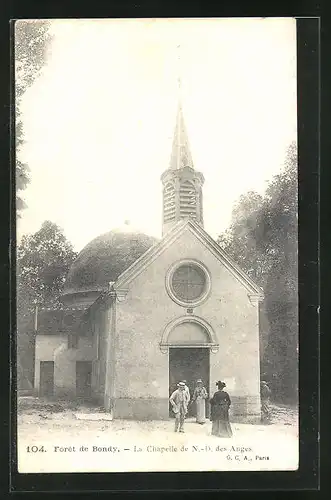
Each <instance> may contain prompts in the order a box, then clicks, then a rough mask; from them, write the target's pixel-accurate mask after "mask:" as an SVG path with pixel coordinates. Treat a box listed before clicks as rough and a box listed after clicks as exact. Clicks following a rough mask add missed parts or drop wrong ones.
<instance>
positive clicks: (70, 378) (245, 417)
mask: <svg viewBox="0 0 331 500" xmlns="http://www.w3.org/2000/svg"><path fill="white" fill-rule="evenodd" d="M161 182H162V187H163V220H162V238H161V239H160V240H157V239H156V238H153V237H151V236H148V235H146V234H142V233H141V232H139V231H136V230H135V229H133V228H131V226H130V224H129V223H126V224H124V226H123V227H122V228H118V229H115V230H112V231H110V232H108V233H106V234H102V235H101V236H99V237H97V238H95V239H93V240H92V241H91V242H90V243H89V244H88V245H86V247H85V248H83V250H82V251H81V252H80V253H79V255H78V257H77V259H76V261H75V262H74V264H73V265H72V267H71V269H70V271H69V274H68V276H67V279H66V283H65V289H64V292H63V295H62V297H61V301H62V303H63V307H62V309H61V310H56V311H50V310H39V312H38V316H37V318H36V341H35V374H34V386H35V391H36V392H37V393H38V394H39V395H40V396H48V397H50V396H52V397H58V398H64V397H65V398H72V399H73V398H82V399H88V398H89V399H91V400H94V401H95V402H96V403H97V404H98V405H102V406H103V407H104V408H105V410H106V411H108V412H110V414H111V416H112V418H114V419H116V418H123V419H127V418H128V419H136V420H143V419H168V418H169V417H170V415H171V411H170V409H169V395H170V393H171V392H172V391H173V390H174V388H175V387H176V384H177V383H178V382H179V381H180V380H186V382H187V385H188V387H189V389H190V391H191V394H192V392H193V390H194V386H195V382H196V380H197V379H200V378H201V379H202V380H203V382H204V385H205V387H206V388H207V391H208V392H209V394H210V395H211V394H212V393H213V392H214V391H215V390H216V386H215V382H216V381H218V380H224V381H225V383H226V384H227V391H228V392H229V394H230V396H231V399H232V406H231V413H232V418H233V419H236V420H237V421H238V420H241V421H245V422H253V421H259V419H260V354H259V302H260V301H261V300H262V299H263V291H262V290H261V289H260V288H259V287H258V286H257V285H256V284H255V283H254V282H253V281H252V279H251V278H250V277H249V276H247V274H245V272H243V270H242V269H240V268H239V267H238V265H237V264H236V263H235V262H233V260H232V259H231V258H230V257H229V256H228V255H226V253H225V252H224V251H223V250H222V249H221V247H220V246H219V245H218V244H217V243H216V241H214V240H213V239H212V238H211V237H210V236H209V234H208V233H207V232H206V231H205V229H204V221H203V185H204V176H203V174H202V173H201V172H198V171H196V170H195V168H194V164H193V159H192V155H191V151H190V147H189V141H188V137H187V131H186V127H185V123H184V117H183V110H182V107H181V105H179V107H178V112H177V118H176V125H175V131H174V138H173V146H172V152H171V157H170V163H169V168H168V169H167V170H166V171H165V172H164V173H163V174H162V176H161ZM207 414H208V409H207Z"/></svg>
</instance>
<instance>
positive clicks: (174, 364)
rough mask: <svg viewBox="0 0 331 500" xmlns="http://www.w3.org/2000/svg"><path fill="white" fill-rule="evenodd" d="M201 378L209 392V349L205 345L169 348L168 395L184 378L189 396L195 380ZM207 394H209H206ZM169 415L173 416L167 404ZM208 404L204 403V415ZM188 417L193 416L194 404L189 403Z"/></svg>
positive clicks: (207, 411)
mask: <svg viewBox="0 0 331 500" xmlns="http://www.w3.org/2000/svg"><path fill="white" fill-rule="evenodd" d="M199 378H201V379H202V380H203V383H204V386H205V387H206V389H207V392H208V393H209V349H208V348H205V347H174V348H170V349H169V396H170V394H171V393H172V392H173V391H174V390H175V389H177V384H178V382H180V381H181V380H186V384H187V386H188V388H189V390H190V394H191V398H192V396H193V392H194V389H195V386H196V381H197V380H198V379H199ZM208 395H209V394H208ZM169 410H170V416H174V415H173V412H172V410H171V406H169ZM208 415H209V404H208V403H206V416H207V417H208ZM187 416H188V417H192V416H195V405H194V404H193V405H189V408H188V414H187Z"/></svg>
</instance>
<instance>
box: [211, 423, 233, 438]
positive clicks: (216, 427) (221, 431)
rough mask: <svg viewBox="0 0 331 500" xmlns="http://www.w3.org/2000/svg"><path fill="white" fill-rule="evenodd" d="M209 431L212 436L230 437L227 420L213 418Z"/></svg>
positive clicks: (229, 426)
mask: <svg viewBox="0 0 331 500" xmlns="http://www.w3.org/2000/svg"><path fill="white" fill-rule="evenodd" d="M211 433H212V434H213V436H218V437H224V438H230V437H232V429H231V425H230V422H229V421H228V420H213V424H212V428H211Z"/></svg>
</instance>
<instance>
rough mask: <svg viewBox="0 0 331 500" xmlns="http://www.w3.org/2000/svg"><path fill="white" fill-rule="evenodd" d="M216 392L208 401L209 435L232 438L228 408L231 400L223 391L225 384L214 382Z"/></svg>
mask: <svg viewBox="0 0 331 500" xmlns="http://www.w3.org/2000/svg"><path fill="white" fill-rule="evenodd" d="M216 385H217V387H218V391H216V392H215V394H214V396H213V397H212V399H211V400H210V405H211V412H210V420H211V421H212V422H213V424H212V430H211V433H212V434H213V435H214V436H218V437H226V438H230V437H232V429H231V425H230V422H229V408H230V405H231V399H230V396H229V394H228V393H227V392H225V391H223V389H224V387H225V386H226V384H225V383H224V382H221V381H220V380H219V381H218V382H216Z"/></svg>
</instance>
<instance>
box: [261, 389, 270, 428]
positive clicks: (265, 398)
mask: <svg viewBox="0 0 331 500" xmlns="http://www.w3.org/2000/svg"><path fill="white" fill-rule="evenodd" d="M270 395H271V390H270V389H269V386H268V384H267V382H265V381H264V380H262V381H261V422H262V424H265V425H269V424H271V410H270Z"/></svg>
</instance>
